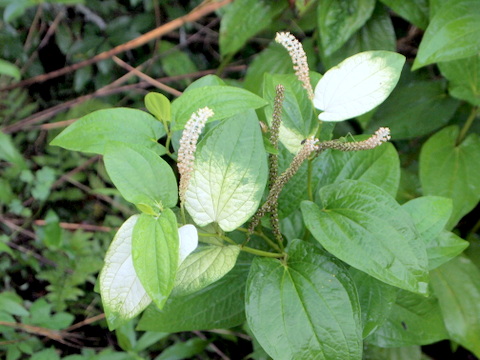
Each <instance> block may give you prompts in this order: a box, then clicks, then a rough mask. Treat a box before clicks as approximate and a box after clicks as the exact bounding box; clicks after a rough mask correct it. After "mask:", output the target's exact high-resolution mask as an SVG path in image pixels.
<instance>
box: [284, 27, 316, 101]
mask: <svg viewBox="0 0 480 360" xmlns="http://www.w3.org/2000/svg"><path fill="white" fill-rule="evenodd" d="M275 41H276V42H277V43H279V44H280V45H282V46H283V47H284V48H285V49H287V51H288V54H289V55H290V58H291V59H292V63H293V70H295V75H297V78H298V80H300V81H301V82H302V86H303V88H304V89H305V90H307V93H308V98H309V99H310V100H311V99H313V90H312V85H311V84H310V74H309V69H308V62H307V54H305V50H303V46H302V43H301V42H300V41H298V40H297V39H296V38H295V36H293V35H292V34H290V33H289V32H280V33H277V36H276V37H275Z"/></svg>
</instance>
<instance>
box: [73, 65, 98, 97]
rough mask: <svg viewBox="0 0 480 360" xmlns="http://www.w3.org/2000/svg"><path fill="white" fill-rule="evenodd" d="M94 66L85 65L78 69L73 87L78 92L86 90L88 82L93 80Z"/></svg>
mask: <svg viewBox="0 0 480 360" xmlns="http://www.w3.org/2000/svg"><path fill="white" fill-rule="evenodd" d="M92 77H93V67H92V66H91V65H90V66H84V67H82V68H80V69H78V70H77V71H75V74H74V76H73V89H74V90H75V91H76V92H78V93H79V92H82V91H85V90H86V87H87V84H88V83H89V82H91V81H92Z"/></svg>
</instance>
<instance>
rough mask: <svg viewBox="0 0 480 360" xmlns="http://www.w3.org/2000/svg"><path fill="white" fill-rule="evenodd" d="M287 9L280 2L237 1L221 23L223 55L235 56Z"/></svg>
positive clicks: (285, 5) (264, 0)
mask: <svg viewBox="0 0 480 360" xmlns="http://www.w3.org/2000/svg"><path fill="white" fill-rule="evenodd" d="M286 7H287V3H285V2H279V1H268V0H236V1H235V2H234V3H233V4H231V5H230V6H228V7H227V8H226V11H225V14H224V15H223V17H222V22H221V23H220V53H221V55H222V56H223V57H225V56H226V55H230V54H235V53H236V52H237V51H238V50H240V49H241V48H242V47H243V46H244V45H245V44H246V42H247V41H248V40H249V39H251V38H252V37H253V36H254V35H256V34H257V33H259V32H260V31H261V30H263V29H266V28H267V27H269V26H270V24H271V22H272V21H273V19H275V17H276V16H277V15H278V14H279V13H281V12H282V11H283V10H284V9H285V8H286Z"/></svg>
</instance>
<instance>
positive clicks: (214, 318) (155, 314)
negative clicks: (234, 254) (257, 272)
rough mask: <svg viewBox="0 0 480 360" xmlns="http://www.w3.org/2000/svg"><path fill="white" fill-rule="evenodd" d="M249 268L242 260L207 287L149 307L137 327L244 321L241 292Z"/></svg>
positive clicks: (202, 326) (203, 326)
mask: <svg viewBox="0 0 480 360" xmlns="http://www.w3.org/2000/svg"><path fill="white" fill-rule="evenodd" d="M249 268H250V265H249V263H246V262H241V263H240V264H237V265H236V266H235V267H234V268H233V269H232V271H230V272H229V273H228V274H226V275H225V276H224V277H223V278H221V279H220V280H218V281H216V282H214V283H213V284H211V285H209V286H207V287H206V288H203V289H202V290H200V291H198V292H196V293H193V294H190V295H187V296H181V297H172V298H170V299H169V300H167V303H166V304H165V306H164V307H163V309H162V310H159V309H157V308H156V307H155V306H150V307H148V308H147V310H146V311H145V313H144V314H143V316H142V318H141V319H140V322H139V323H138V330H143V331H165V332H179V331H194V330H208V329H219V328H231V327H233V326H237V325H240V324H241V323H243V322H244V321H245V311H244V294H245V282H246V279H247V275H248V270H249Z"/></svg>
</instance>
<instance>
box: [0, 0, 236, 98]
mask: <svg viewBox="0 0 480 360" xmlns="http://www.w3.org/2000/svg"><path fill="white" fill-rule="evenodd" d="M232 1H233V0H222V1H219V2H210V1H208V0H207V1H205V2H203V3H202V4H201V5H199V6H198V7H196V8H195V9H193V10H192V11H191V12H190V13H188V14H187V15H184V16H181V17H179V18H177V19H174V20H172V21H170V22H169V23H166V24H165V25H162V26H160V27H158V28H156V29H153V30H151V31H149V32H147V33H146V34H143V35H141V36H139V37H137V38H135V39H133V40H130V41H128V42H126V43H124V44H121V45H118V46H116V47H114V48H113V49H110V50H108V51H104V52H102V53H100V54H98V55H96V56H94V57H92V58H90V59H87V60H84V61H80V62H78V63H76V64H73V65H70V66H66V67H64V68H61V69H58V70H55V71H52V72H50V73H47V74H42V75H38V76H34V77H32V78H30V79H26V80H23V81H20V82H18V83H14V84H11V85H8V86H6V87H3V88H1V89H0V91H7V90H12V89H15V88H18V87H24V86H29V85H32V84H35V83H39V82H43V81H46V80H50V79H54V78H56V77H59V76H62V75H65V74H68V73H70V72H73V71H76V70H78V69H81V68H83V67H85V66H88V65H92V64H95V63H97V62H99V61H102V60H106V59H109V58H111V57H112V56H115V55H117V54H120V53H122V52H125V51H129V50H132V49H135V48H137V47H139V46H142V45H144V44H146V43H148V42H150V41H151V40H154V39H157V38H159V37H161V36H163V35H165V34H168V33H169V32H171V31H173V30H175V29H178V28H179V27H181V26H183V25H185V24H186V23H190V22H193V21H196V20H198V19H200V18H202V17H204V16H206V15H208V14H210V13H212V12H213V11H215V10H217V9H219V8H221V7H223V6H225V5H228V4H230V3H231V2H232Z"/></svg>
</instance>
